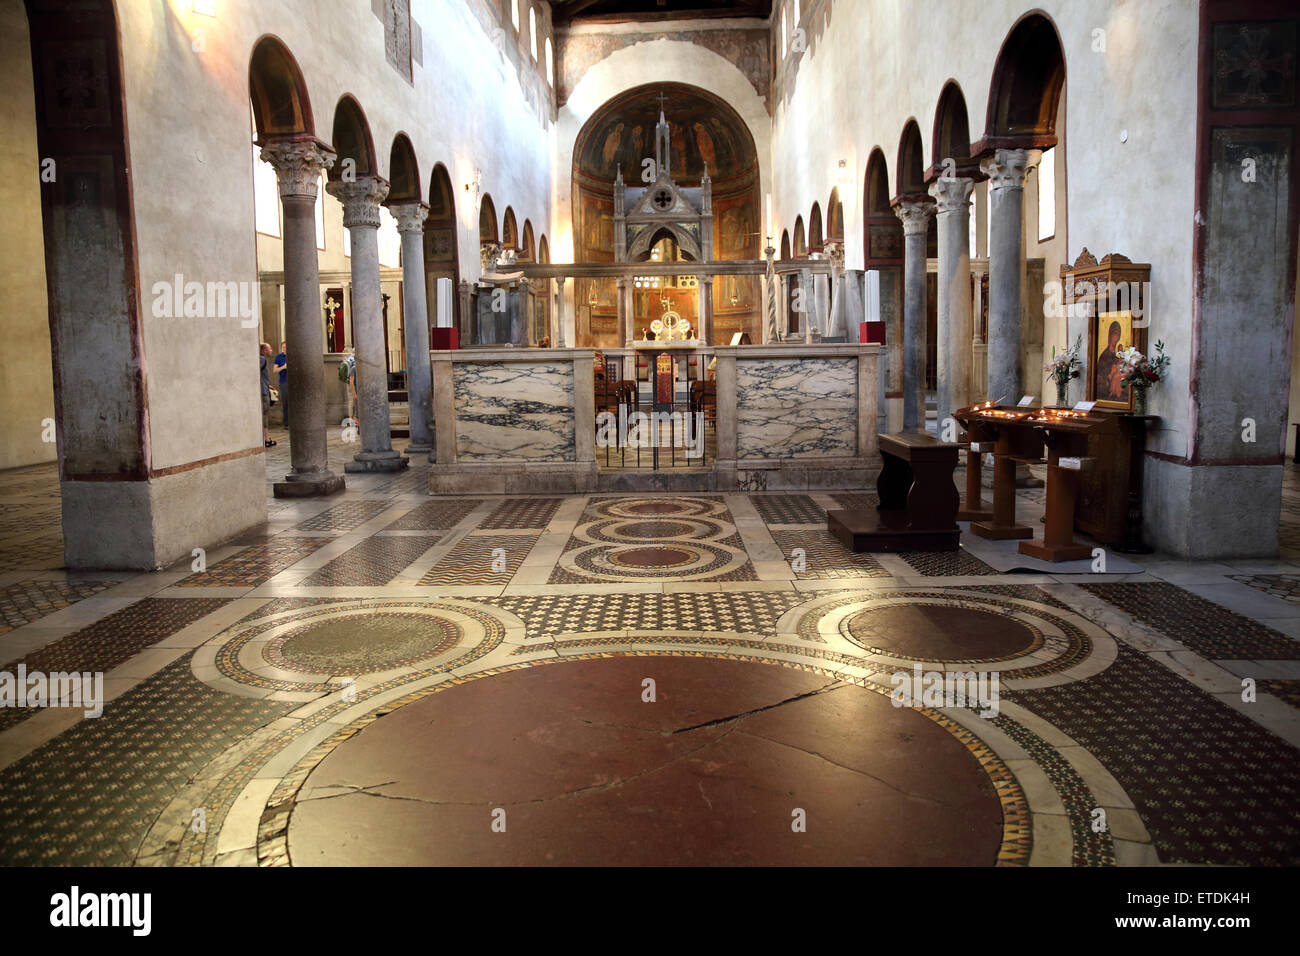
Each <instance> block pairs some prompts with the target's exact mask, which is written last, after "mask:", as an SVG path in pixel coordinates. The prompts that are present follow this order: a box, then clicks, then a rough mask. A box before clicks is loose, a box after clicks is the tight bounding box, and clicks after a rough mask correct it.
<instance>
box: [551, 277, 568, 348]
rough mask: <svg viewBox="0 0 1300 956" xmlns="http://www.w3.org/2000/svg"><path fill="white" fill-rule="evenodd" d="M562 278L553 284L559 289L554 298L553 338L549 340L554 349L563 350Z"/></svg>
mask: <svg viewBox="0 0 1300 956" xmlns="http://www.w3.org/2000/svg"><path fill="white" fill-rule="evenodd" d="M564 278H565V277H564V276H560V277H559V278H556V280H555V284H556V286H558V287H559V294H558V295H556V297H555V337H554V338H551V343H552V345H554V346H555V347H556V349H565V347H567V346H565V345H564Z"/></svg>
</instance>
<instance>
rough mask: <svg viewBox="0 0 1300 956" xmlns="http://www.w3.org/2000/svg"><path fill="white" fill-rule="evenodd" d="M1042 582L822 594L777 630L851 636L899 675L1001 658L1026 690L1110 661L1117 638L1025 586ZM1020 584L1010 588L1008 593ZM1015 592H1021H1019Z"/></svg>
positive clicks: (835, 639)
mask: <svg viewBox="0 0 1300 956" xmlns="http://www.w3.org/2000/svg"><path fill="white" fill-rule="evenodd" d="M1035 590H1036V589H1033V588H1018V589H1015V590H1013V589H1011V588H998V587H989V588H982V589H980V588H960V589H959V588H951V589H949V588H942V589H936V590H918V591H903V590H898V591H895V590H891V589H881V590H879V591H873V592H865V593H863V592H860V593H857V594H849V595H827V596H825V597H819V598H814V599H813V600H811V601H809V602H807V603H806V604H804V605H802V606H801V607H797V608H792V609H791V610H789V611H787V612H786V613H785V614H784V615H783V616H782V618H781V620H779V621H778V622H777V625H776V630H777V634H778V636H779V635H783V634H788V635H789V636H791V637H797V638H798V639H800V640H803V641H810V642H814V643H818V644H827V645H831V646H832V647H833V646H834V645H836V644H841V642H843V644H841V646H844V644H850V645H853V646H854V647H855V648H856V649H857V653H860V654H861V660H860V666H862V667H864V668H866V669H870V670H874V671H876V673H877V675H882V674H889V673H890V672H892V671H893V669H894V668H896V667H897V666H898V665H904V666H906V667H909V668H910V667H912V666H913V665H915V664H917V663H921V664H924V663H926V662H930V663H932V664H933V665H934V669H935V670H940V671H949V670H964V669H969V667H970V665H972V664H975V665H996V666H995V667H990V668H987V669H990V670H994V671H997V672H998V673H999V674H1000V675H1001V679H1003V680H1006V681H1012V682H1014V683H1015V686H1017V687H1019V688H1033V687H1037V686H1050V685H1053V684H1058V683H1061V682H1062V679H1063V678H1064V679H1065V680H1083V679H1085V678H1087V677H1091V676H1093V675H1094V674H1099V673H1101V671H1103V670H1105V669H1106V668H1107V667H1109V666H1110V664H1111V662H1113V661H1114V660H1115V657H1116V655H1117V653H1118V649H1117V646H1116V644H1115V640H1114V638H1112V637H1111V636H1110V635H1109V634H1107V633H1106V632H1105V631H1104V630H1102V629H1101V628H1100V627H1098V626H1097V625H1096V624H1094V623H1093V622H1092V621H1089V620H1088V619H1087V618H1085V617H1083V616H1082V615H1079V614H1076V613H1075V612H1073V611H1071V610H1069V609H1068V608H1064V607H1060V606H1058V605H1056V604H1055V603H1049V602H1050V598H1047V596H1046V595H1044V596H1043V597H1044V598H1047V599H1046V600H1032V599H1028V598H1026V597H1020V596H1019V595H1020V594H1023V593H1026V592H1030V593H1032V592H1034V591H1035ZM1008 592H1010V593H1008ZM1012 594H1015V595H1016V596H1012Z"/></svg>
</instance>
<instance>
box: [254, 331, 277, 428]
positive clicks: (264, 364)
mask: <svg viewBox="0 0 1300 956" xmlns="http://www.w3.org/2000/svg"><path fill="white" fill-rule="evenodd" d="M260 352H261V355H260V356H259V358H258V365H259V367H260V369H261V375H262V445H263V447H265V448H272V447H274V445H275V442H273V441H271V433H270V432H268V431H267V429H266V422H267V419H268V418H270V417H271V343H270V342H263V343H262V346H261V349H260Z"/></svg>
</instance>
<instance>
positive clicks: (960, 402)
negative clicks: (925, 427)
mask: <svg viewBox="0 0 1300 956" xmlns="http://www.w3.org/2000/svg"><path fill="white" fill-rule="evenodd" d="M974 187H975V183H974V181H973V180H970V179H966V178H965V177H961V176H954V177H952V178H951V179H945V178H943V177H940V178H939V179H937V180H935V181H934V182H933V183H931V184H930V195H931V196H933V197H934V198H935V200H936V202H937V204H938V212H937V215H938V219H939V275H938V290H939V302H938V308H937V310H936V311H937V314H938V328H937V335H938V338H939V342H938V345H939V348H938V355H939V368H938V379H939V381H938V385H939V395H938V402H937V403H936V404H937V410H938V423H939V430H940V434H942V433H943V426H944V420H945V419H947V418H950V417H951V416H952V413H953V412H954V411H956V410H957V409H959V408H964V407H965V406H967V405H970V404H972V402H971V396H970V374H971V292H970V196H971V190H972V189H973V188H974Z"/></svg>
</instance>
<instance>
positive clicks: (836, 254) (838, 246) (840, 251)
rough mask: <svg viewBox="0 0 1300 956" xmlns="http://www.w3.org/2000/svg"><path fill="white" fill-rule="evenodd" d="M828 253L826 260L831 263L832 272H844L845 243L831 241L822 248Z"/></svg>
mask: <svg viewBox="0 0 1300 956" xmlns="http://www.w3.org/2000/svg"><path fill="white" fill-rule="evenodd" d="M822 250H823V251H824V252H825V253H826V258H828V259H829V260H830V262H831V271H832V272H842V271H844V243H842V242H839V241H838V240H834V239H833V240H831V241H829V242H827V243H825V244H824V245H823V246H822Z"/></svg>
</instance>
